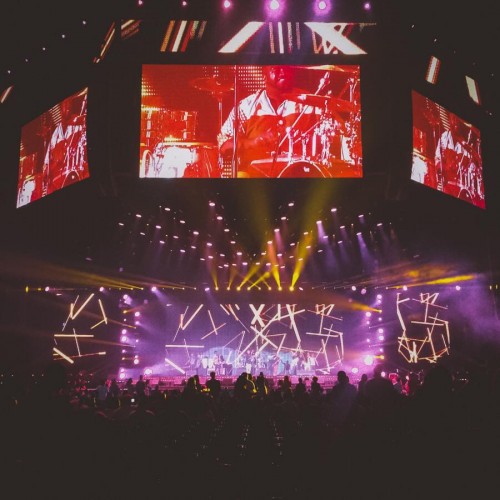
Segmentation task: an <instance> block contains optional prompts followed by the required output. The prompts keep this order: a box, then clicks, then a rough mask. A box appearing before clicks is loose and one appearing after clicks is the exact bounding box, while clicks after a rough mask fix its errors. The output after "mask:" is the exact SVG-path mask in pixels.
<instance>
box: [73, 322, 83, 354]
mask: <svg viewBox="0 0 500 500" xmlns="http://www.w3.org/2000/svg"><path fill="white" fill-rule="evenodd" d="M73 337H74V339H75V344H76V350H77V351H78V356H81V354H82V353H81V352H80V344H78V337H77V336H76V330H75V329H74V328H73Z"/></svg>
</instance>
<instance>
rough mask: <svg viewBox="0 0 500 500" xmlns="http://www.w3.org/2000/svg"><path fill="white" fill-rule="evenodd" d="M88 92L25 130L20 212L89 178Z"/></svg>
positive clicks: (21, 156) (28, 124)
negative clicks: (40, 199)
mask: <svg viewBox="0 0 500 500" xmlns="http://www.w3.org/2000/svg"><path fill="white" fill-rule="evenodd" d="M87 90H88V89H86V88H85V89H83V90H82V91H80V92H77V93H75V94H73V95H71V96H69V97H67V98H66V99H64V100H63V101H61V102H60V103H58V104H57V105H55V106H53V107H52V108H50V109H49V110H48V111H46V112H45V113H43V114H42V115H40V116H39V117H38V118H36V119H34V120H32V121H31V122H29V123H27V124H26V125H24V126H23V127H22V129H21V145H20V156H19V176H18V185H17V203H16V206H17V208H19V207H21V206H23V205H27V204H29V203H31V202H33V201H35V200H38V199H39V198H42V197H44V196H47V195H49V194H51V193H53V192H54V191H57V190H59V189H61V188H63V187H66V186H69V185H70V184H74V183H76V182H78V181H81V180H83V179H86V178H88V177H89V167H88V160H87Z"/></svg>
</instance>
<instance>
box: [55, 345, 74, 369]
mask: <svg viewBox="0 0 500 500" xmlns="http://www.w3.org/2000/svg"><path fill="white" fill-rule="evenodd" d="M52 350H53V351H54V352H55V353H56V354H59V356H61V358H63V359H65V360H66V361H67V362H68V363H71V364H72V365H73V364H74V363H75V362H74V361H73V360H72V359H71V358H70V357H69V356H66V354H64V353H63V352H62V351H60V350H59V349H57V348H56V347H53V348H52Z"/></svg>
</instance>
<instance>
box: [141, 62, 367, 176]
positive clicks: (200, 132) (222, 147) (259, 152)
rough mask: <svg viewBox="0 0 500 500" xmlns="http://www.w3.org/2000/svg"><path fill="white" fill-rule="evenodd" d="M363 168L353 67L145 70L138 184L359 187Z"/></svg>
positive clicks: (151, 67)
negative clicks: (297, 182) (200, 181)
mask: <svg viewBox="0 0 500 500" xmlns="http://www.w3.org/2000/svg"><path fill="white" fill-rule="evenodd" d="M235 131H237V133H235ZM362 160H363V157H362V147H361V104H360V71H359V66H357V65H345V66H335V65H324V66H252V65H239V66H238V65H236V66H226V65H208V66H207V65H144V66H143V68H142V89H141V138H140V158H139V163H140V167H139V177H143V178H144V177H149V178H286V177H288V178H291V177H324V178H331V177H362V175H363V170H362V163H363V161H362Z"/></svg>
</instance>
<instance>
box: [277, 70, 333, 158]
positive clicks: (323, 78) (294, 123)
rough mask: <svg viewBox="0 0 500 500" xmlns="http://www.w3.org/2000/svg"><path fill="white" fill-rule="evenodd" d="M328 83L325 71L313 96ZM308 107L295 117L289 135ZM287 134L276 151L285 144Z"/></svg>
mask: <svg viewBox="0 0 500 500" xmlns="http://www.w3.org/2000/svg"><path fill="white" fill-rule="evenodd" d="M329 81H330V73H329V72H328V71H325V74H324V75H323V77H322V78H320V80H319V84H318V88H317V89H316V92H314V95H318V94H319V93H320V92H321V91H322V90H323V89H324V88H325V87H326V85H327V83H328V82H329ZM307 106H308V105H306V106H304V107H303V108H302V111H301V112H300V113H299V115H298V116H297V118H296V119H295V121H294V122H293V124H292V125H291V127H290V134H291V132H292V130H293V129H294V128H295V127H296V126H297V123H298V122H299V120H300V119H301V118H302V116H303V115H304V113H305V111H306V108H307ZM288 135H289V134H287V135H285V136H284V137H283V139H282V140H281V141H280V143H279V145H278V149H279V148H281V146H282V145H283V143H284V142H285V139H286V138H287V136H288Z"/></svg>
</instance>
